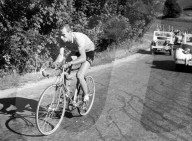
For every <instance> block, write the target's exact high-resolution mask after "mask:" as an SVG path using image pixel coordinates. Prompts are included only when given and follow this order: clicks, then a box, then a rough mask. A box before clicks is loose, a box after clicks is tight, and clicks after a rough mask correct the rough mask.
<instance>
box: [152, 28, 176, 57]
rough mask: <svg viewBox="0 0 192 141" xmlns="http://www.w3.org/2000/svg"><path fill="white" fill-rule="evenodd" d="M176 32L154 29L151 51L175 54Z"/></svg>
mask: <svg viewBox="0 0 192 141" xmlns="http://www.w3.org/2000/svg"><path fill="white" fill-rule="evenodd" d="M173 45H174V33H173V32H167V31H154V33H153V41H152V42H151V47H150V50H151V53H152V54H155V53H156V52H157V51H166V52H169V54H170V55H172V54H173Z"/></svg>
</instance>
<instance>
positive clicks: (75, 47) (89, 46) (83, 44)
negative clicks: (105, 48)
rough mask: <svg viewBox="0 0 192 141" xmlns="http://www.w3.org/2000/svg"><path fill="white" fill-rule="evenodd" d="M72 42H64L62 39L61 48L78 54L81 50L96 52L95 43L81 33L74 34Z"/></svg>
mask: <svg viewBox="0 0 192 141" xmlns="http://www.w3.org/2000/svg"><path fill="white" fill-rule="evenodd" d="M71 34H72V42H63V41H62V39H61V42H60V47H66V48H67V49H69V50H70V51H74V52H78V51H79V49H81V48H84V49H85V52H89V51H93V50H95V45H94V43H93V42H92V41H91V40H90V38H89V37H88V36H87V35H85V34H83V33H80V32H72V33H71Z"/></svg>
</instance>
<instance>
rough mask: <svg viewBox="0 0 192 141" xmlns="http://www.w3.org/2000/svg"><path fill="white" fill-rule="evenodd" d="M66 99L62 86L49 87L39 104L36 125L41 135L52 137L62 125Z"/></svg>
mask: <svg viewBox="0 0 192 141" xmlns="http://www.w3.org/2000/svg"><path fill="white" fill-rule="evenodd" d="M65 106H66V99H65V92H64V90H63V87H62V86H57V85H55V84H54V85H51V86H49V87H47V88H46V89H45V90H44V91H43V93H42V95H41V97H40V99H39V102H38V106H37V109H36V125H37V128H38V130H39V131H40V133H42V134H43V135H50V134H52V133H53V132H55V131H56V130H57V129H58V127H59V125H60V124H61V122H62V120H63V117H64V113H65Z"/></svg>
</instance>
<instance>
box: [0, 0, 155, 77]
mask: <svg viewBox="0 0 192 141" xmlns="http://www.w3.org/2000/svg"><path fill="white" fill-rule="evenodd" d="M153 11H154V9H153V1H152V0H138V1H135V0H0V30H1V32H0V71H1V72H0V73H1V74H2V73H3V72H10V71H12V70H16V71H17V72H19V73H25V72H31V71H38V69H39V68H41V66H42V65H43V64H47V65H49V63H51V62H52V61H53V60H54V59H55V56H56V55H57V53H58V50H59V46H58V42H57V39H58V36H57V35H58V34H57V33H58V29H59V27H60V26H61V25H62V24H64V23H69V24H70V25H72V27H73V30H74V31H80V32H84V33H86V34H88V36H90V37H91V38H92V40H93V41H94V42H95V44H96V46H97V51H101V50H104V49H105V48H107V47H108V45H109V44H110V43H112V42H119V41H122V40H124V39H126V38H129V39H132V38H134V37H136V36H138V34H143V31H144V30H145V27H147V25H148V24H149V23H150V21H151V20H152V18H153V16H154V15H153V13H154V12H153ZM104 44H105V45H104Z"/></svg>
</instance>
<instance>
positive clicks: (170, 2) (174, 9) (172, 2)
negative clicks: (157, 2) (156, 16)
mask: <svg viewBox="0 0 192 141" xmlns="http://www.w3.org/2000/svg"><path fill="white" fill-rule="evenodd" d="M181 13H182V8H181V7H180V5H179V4H178V0H167V1H166V2H165V4H164V10H163V14H164V16H165V17H170V18H177V17H179V16H180V15H181Z"/></svg>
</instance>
